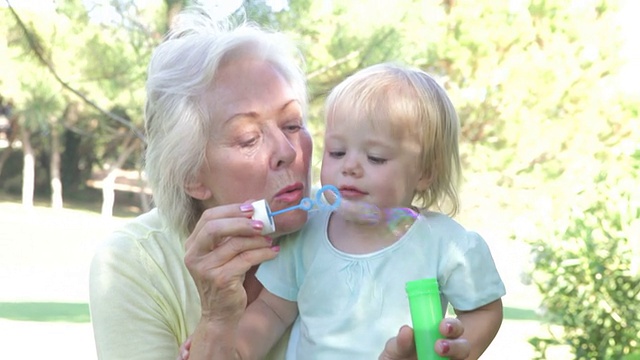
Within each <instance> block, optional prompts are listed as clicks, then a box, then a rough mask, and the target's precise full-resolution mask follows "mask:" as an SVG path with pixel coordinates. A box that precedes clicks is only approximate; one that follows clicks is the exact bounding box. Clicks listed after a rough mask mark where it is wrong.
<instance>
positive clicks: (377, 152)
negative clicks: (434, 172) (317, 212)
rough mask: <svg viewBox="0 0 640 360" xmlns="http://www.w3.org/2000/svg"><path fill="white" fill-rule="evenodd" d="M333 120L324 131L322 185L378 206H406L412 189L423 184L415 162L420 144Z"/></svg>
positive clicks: (411, 198)
mask: <svg viewBox="0 0 640 360" xmlns="http://www.w3.org/2000/svg"><path fill="white" fill-rule="evenodd" d="M348 123H349V121H348V120H347V121H336V122H333V124H332V125H331V126H328V127H327V130H326V134H325V144H324V154H323V157H322V170H321V173H320V177H321V181H322V184H323V185H328V184H331V185H335V186H336V187H337V188H338V189H339V190H340V194H341V195H342V196H343V197H344V198H345V199H349V200H356V201H365V202H368V203H370V204H374V205H376V206H377V207H379V208H381V209H386V208H393V207H409V206H410V205H411V201H412V200H413V195H414V192H415V190H416V189H418V188H422V187H423V186H426V185H425V184H424V182H425V181H424V180H422V179H421V171H420V170H421V169H420V166H419V155H420V144H419V143H418V141H417V140H415V139H409V138H408V136H405V138H396V137H394V136H392V135H391V132H390V131H384V130H383V129H374V128H373V127H372V126H371V125H370V124H368V123H367V122H362V123H360V125H357V126H356V125H351V124H348Z"/></svg>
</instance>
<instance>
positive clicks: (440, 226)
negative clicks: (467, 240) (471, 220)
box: [420, 210, 467, 234]
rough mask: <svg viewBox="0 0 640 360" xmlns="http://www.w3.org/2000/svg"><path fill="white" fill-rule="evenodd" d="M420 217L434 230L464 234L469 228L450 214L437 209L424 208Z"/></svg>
mask: <svg viewBox="0 0 640 360" xmlns="http://www.w3.org/2000/svg"><path fill="white" fill-rule="evenodd" d="M420 215H421V216H420V218H421V219H423V221H424V222H425V223H426V224H427V225H428V226H429V227H430V228H431V229H432V231H436V232H441V231H445V232H448V233H455V234H457V233H460V234H464V233H466V232H467V229H465V228H464V226H462V225H461V224H460V223H458V222H457V221H455V220H454V219H452V218H451V217H450V216H448V215H445V214H443V213H439V212H435V211H427V210H423V211H421V212H420Z"/></svg>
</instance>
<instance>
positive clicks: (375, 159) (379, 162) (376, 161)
mask: <svg viewBox="0 0 640 360" xmlns="http://www.w3.org/2000/svg"><path fill="white" fill-rule="evenodd" d="M367 158H368V159H369V161H370V162H371V163H372V164H376V165H382V164H384V163H386V162H387V159H383V158H381V157H377V156H367Z"/></svg>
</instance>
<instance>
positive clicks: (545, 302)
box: [528, 150, 640, 360]
mask: <svg viewBox="0 0 640 360" xmlns="http://www.w3.org/2000/svg"><path fill="white" fill-rule="evenodd" d="M631 158H632V160H633V161H632V165H631V166H630V167H626V168H623V169H618V170H617V171H614V172H606V173H602V174H600V175H599V176H598V178H597V179H595V182H594V184H593V186H592V187H589V188H588V189H587V190H584V191H583V192H581V193H580V194H579V195H578V197H576V202H575V204H576V206H575V208H574V209H572V211H571V212H570V213H569V214H568V216H567V219H566V221H565V223H564V224H558V225H557V228H556V229H555V230H554V231H553V234H554V236H553V237H552V238H547V239H533V240H531V239H529V240H528V242H529V243H530V244H531V245H532V251H533V255H534V269H533V271H532V273H531V274H530V275H531V280H532V282H533V283H534V284H535V285H536V286H537V288H538V290H539V291H540V293H541V294H542V309H541V310H542V312H543V316H544V317H545V319H546V320H548V321H549V322H550V323H553V324H557V325H560V326H562V327H563V331H562V333H561V334H560V335H556V336H550V337H536V338H532V339H530V343H531V344H532V345H533V346H534V348H535V349H536V351H537V353H538V354H537V356H538V357H537V359H544V358H546V357H545V352H546V349H547V347H548V346H550V345H560V344H561V345H568V346H569V347H570V348H571V351H572V353H573V354H574V355H575V358H576V359H603V360H604V359H607V360H610V359H625V360H630V359H640V344H639V341H640V340H639V339H640V295H639V294H640V194H639V193H638V188H639V187H640V186H639V185H640V179H639V177H640V176H639V175H638V172H639V171H638V170H639V168H640V166H638V165H639V164H640V150H637V151H636V152H635V153H634V154H633V155H632V157H631ZM580 204H584V205H582V206H581V205H580Z"/></svg>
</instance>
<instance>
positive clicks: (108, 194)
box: [102, 134, 138, 217]
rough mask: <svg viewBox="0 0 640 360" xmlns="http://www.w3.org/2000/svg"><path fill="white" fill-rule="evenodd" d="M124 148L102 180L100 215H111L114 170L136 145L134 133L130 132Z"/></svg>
mask: <svg viewBox="0 0 640 360" xmlns="http://www.w3.org/2000/svg"><path fill="white" fill-rule="evenodd" d="M124 146H125V149H124V151H123V152H122V153H120V156H118V159H117V160H116V161H115V162H114V163H113V164H111V166H109V172H108V173H107V176H105V178H104V180H103V181H102V216H104V217H111V216H113V205H114V204H115V198H116V194H115V185H116V175H117V174H116V172H117V171H118V170H119V169H120V167H122V164H124V162H125V161H127V159H128V158H129V155H131V153H132V152H133V150H135V148H136V147H137V146H138V141H137V140H136V137H135V135H134V134H131V135H130V136H129V137H128V138H127V140H126V141H125V142H124Z"/></svg>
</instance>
